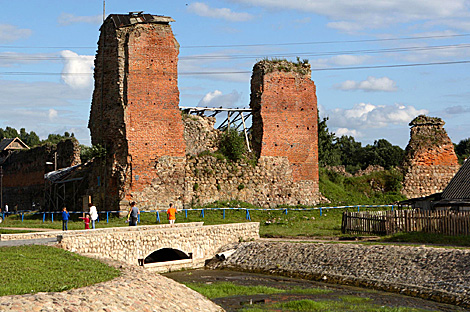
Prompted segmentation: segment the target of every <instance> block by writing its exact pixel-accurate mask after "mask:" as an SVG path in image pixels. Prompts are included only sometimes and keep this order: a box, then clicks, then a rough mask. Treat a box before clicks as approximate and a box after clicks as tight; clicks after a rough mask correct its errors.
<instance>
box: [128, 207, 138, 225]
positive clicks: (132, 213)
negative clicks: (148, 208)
mask: <svg viewBox="0 0 470 312" xmlns="http://www.w3.org/2000/svg"><path fill="white" fill-rule="evenodd" d="M139 215H140V210H139V208H137V207H136V206H135V202H132V203H131V208H130V209H129V212H128V214H127V222H129V226H136V225H137V220H138V218H139ZM129 219H130V220H129Z"/></svg>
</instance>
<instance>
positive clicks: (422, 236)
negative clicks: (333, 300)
mask: <svg viewBox="0 0 470 312" xmlns="http://www.w3.org/2000/svg"><path fill="white" fill-rule="evenodd" d="M345 210H346V209H337V208H334V209H333V208H331V209H322V211H321V212H320V210H318V209H317V210H290V209H289V210H288V211H287V214H286V213H285V212H284V210H282V209H280V210H249V216H250V218H251V221H254V222H260V235H261V237H273V238H276V237H278V238H304V237H305V238H308V237H315V238H319V239H321V238H346V239H347V238H349V237H354V236H353V235H345V234H341V217H342V213H343V211H345ZM347 210H350V211H357V208H348V209H347ZM361 210H368V211H370V210H386V208H361ZM78 216H79V214H72V220H71V221H69V225H68V227H69V230H82V229H84V225H83V222H82V221H81V220H79V219H78ZM246 216H247V213H246V210H245V209H227V210H226V211H225V218H224V213H223V211H222V210H211V209H205V210H204V216H202V213H201V210H191V209H189V210H188V211H187V217H186V213H185V211H179V213H178V214H177V218H176V222H177V223H182V222H198V221H203V222H204V224H208V225H211V224H225V223H238V222H249V220H247V218H246ZM101 217H102V218H103V217H104V219H101V221H100V222H98V223H97V224H96V227H97V228H104V227H119V226H128V224H127V223H126V222H125V220H126V218H118V217H117V216H116V215H111V216H110V217H109V223H107V222H106V215H105V214H101ZM156 219H157V217H156V213H155V212H142V213H141V219H140V221H141V222H140V223H139V225H152V224H158V223H157V221H156ZM42 220H43V219H42V214H36V215H25V217H24V222H21V217H20V216H19V215H11V216H9V217H8V218H6V220H5V221H4V222H3V223H1V224H0V234H1V233H3V234H6V233H14V232H16V231H14V230H9V228H12V227H17V228H50V229H56V230H61V229H62V221H61V220H60V219H59V218H58V215H56V217H55V220H54V222H52V221H51V218H50V216H48V218H47V219H46V221H45V222H44V223H43V222H42ZM160 221H161V224H167V223H168V220H167V219H166V214H165V213H163V212H160ZM380 241H382V242H396V243H418V244H437V245H452V246H463V247H470V236H455V237H453V236H444V235H437V234H427V233H399V234H395V235H392V236H386V237H383V238H381V240H380Z"/></svg>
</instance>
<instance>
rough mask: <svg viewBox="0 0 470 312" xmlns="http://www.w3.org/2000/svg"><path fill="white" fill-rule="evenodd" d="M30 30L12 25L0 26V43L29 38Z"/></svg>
mask: <svg viewBox="0 0 470 312" xmlns="http://www.w3.org/2000/svg"><path fill="white" fill-rule="evenodd" d="M31 34H32V31H31V29H27V28H24V29H21V28H18V27H17V26H14V25H9V24H0V42H2V43H7V42H13V41H16V40H19V39H24V38H28V37H29V36H31Z"/></svg>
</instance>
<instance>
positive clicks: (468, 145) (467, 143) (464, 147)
mask: <svg viewBox="0 0 470 312" xmlns="http://www.w3.org/2000/svg"><path fill="white" fill-rule="evenodd" d="M454 149H455V153H456V154H457V158H458V159H459V163H460V164H463V162H464V160H465V159H467V158H468V157H469V156H470V138H467V139H463V140H461V141H460V142H459V143H458V144H454Z"/></svg>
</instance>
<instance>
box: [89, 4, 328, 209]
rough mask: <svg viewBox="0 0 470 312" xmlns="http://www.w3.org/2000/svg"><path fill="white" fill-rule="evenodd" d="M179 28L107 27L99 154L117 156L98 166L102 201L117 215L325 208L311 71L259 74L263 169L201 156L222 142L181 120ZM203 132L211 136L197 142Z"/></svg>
mask: <svg viewBox="0 0 470 312" xmlns="http://www.w3.org/2000/svg"><path fill="white" fill-rule="evenodd" d="M172 21H173V20H172V19H171V18H169V17H165V16H156V15H150V14H141V13H137V14H135V13H130V14H129V15H124V14H112V15H109V16H108V18H107V19H106V20H105V21H104V23H103V25H102V26H101V29H100V30H101V34H100V39H99V42H98V51H97V54H96V58H95V72H94V78H95V89H94V93H93V100H92V105H91V112H90V120H89V128H90V132H91V138H92V144H94V145H97V144H99V145H101V146H103V147H105V149H106V151H107V154H106V156H105V157H103V158H101V159H99V160H96V164H95V166H94V170H93V178H92V179H91V181H93V182H92V183H91V185H90V190H91V192H92V193H93V195H94V201H95V202H99V203H100V206H101V207H103V208H104V209H108V210H110V209H118V208H119V205H123V204H126V203H127V202H128V201H131V200H133V201H137V202H139V203H140V205H141V207H158V208H161V207H166V206H167V205H168V203H169V202H174V203H176V205H177V206H179V207H191V206H192V205H194V204H206V203H210V202H213V201H217V200H230V199H236V200H240V201H246V202H249V203H252V204H254V205H258V206H264V207H275V206H277V205H298V204H305V205H313V204H316V203H318V202H319V199H320V194H319V188H318V147H317V144H318V135H317V100H316V95H315V85H314V83H313V81H312V80H311V71H310V65H308V64H304V63H301V62H298V63H291V62H287V61H261V62H258V63H257V64H255V66H254V69H253V75H252V81H251V90H252V95H251V103H250V107H251V109H252V112H253V125H252V142H251V144H252V146H253V148H254V152H255V154H256V157H257V164H256V165H252V164H248V163H246V162H243V161H241V162H238V163H231V162H228V161H227V160H221V159H217V158H216V157H213V156H211V155H205V156H199V155H198V154H196V153H195V151H196V150H197V151H198V152H200V151H203V150H204V149H205V148H204V147H206V148H207V150H211V149H212V150H213V149H214V148H215V146H216V144H215V143H214V140H216V139H217V138H218V136H219V135H218V134H217V133H216V132H217V131H216V130H215V129H213V128H212V129H210V127H213V121H211V120H209V119H207V118H203V117H195V118H187V116H186V117H185V116H182V113H181V111H180V110H179V107H178V105H179V90H178V84H177V81H178V75H177V65H178V53H179V45H178V42H177V41H176V39H175V38H174V35H173V33H172V30H171V27H170V25H169V23H170V22H172ZM198 118H203V120H202V119H201V120H199V121H198ZM208 125H209V126H208ZM188 127H189V128H188ZM190 127H193V128H190ZM185 129H186V130H185ZM188 129H192V130H188ZM194 129H198V131H202V132H201V133H199V134H198V135H194V133H193V132H194ZM200 137H202V138H204V139H203V140H206V141H204V142H199V141H198V138H200ZM195 146H199V147H200V148H199V149H197V148H195Z"/></svg>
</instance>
